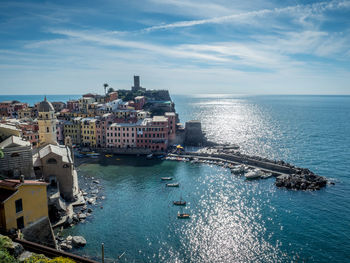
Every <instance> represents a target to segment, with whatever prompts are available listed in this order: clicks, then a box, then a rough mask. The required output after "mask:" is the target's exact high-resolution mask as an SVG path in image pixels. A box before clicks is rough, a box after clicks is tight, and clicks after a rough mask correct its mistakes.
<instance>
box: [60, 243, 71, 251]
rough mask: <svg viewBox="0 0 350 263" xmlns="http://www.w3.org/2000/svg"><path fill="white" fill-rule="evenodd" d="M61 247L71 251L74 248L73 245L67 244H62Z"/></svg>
mask: <svg viewBox="0 0 350 263" xmlns="http://www.w3.org/2000/svg"><path fill="white" fill-rule="evenodd" d="M60 247H61V249H62V250H71V249H72V248H73V247H72V246H71V245H69V244H66V243H62V244H61V245H60Z"/></svg>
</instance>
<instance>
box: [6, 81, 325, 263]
mask: <svg viewBox="0 0 350 263" xmlns="http://www.w3.org/2000/svg"><path fill="white" fill-rule="evenodd" d="M103 89H104V94H103V95H99V94H92V93H88V94H84V95H83V96H82V97H81V98H79V99H78V100H69V101H67V102H61V101H59V102H54V101H53V102H50V101H48V100H47V98H46V97H44V98H43V100H42V101H41V102H39V103H36V104H35V105H34V106H29V105H28V104H27V103H24V102H18V101H3V102H0V117H1V122H0V150H1V152H0V157H1V158H0V179H1V180H0V231H1V233H3V234H6V235H9V236H11V237H13V238H14V239H15V241H16V242H13V243H14V244H15V245H14V246H18V247H20V248H19V249H17V250H18V251H17V252H16V256H17V257H20V258H21V260H22V261H23V260H25V259H26V258H29V257H31V256H32V254H31V253H30V252H28V251H24V249H23V247H26V248H31V247H30V246H36V245H33V244H37V243H38V244H41V245H43V246H45V247H51V248H52V249H54V250H55V251H57V252H55V253H61V252H59V251H63V250H71V249H72V248H73V247H81V246H84V245H85V244H86V240H85V239H84V237H81V236H73V237H72V236H69V237H67V238H61V237H59V231H55V232H54V231H53V229H56V230H57V229H62V228H63V227H69V226H72V225H74V224H77V223H79V222H84V221H85V220H86V218H87V217H88V216H89V215H90V214H91V213H92V212H93V209H92V208H91V207H89V206H88V205H95V204H96V203H97V202H98V201H99V200H103V199H104V196H100V195H98V193H99V191H100V190H101V188H102V187H101V186H100V185H99V184H100V182H99V181H98V180H93V179H94V178H92V180H91V182H87V183H86V182H85V184H87V185H88V188H89V189H90V190H91V191H90V192H87V191H85V190H83V189H82V188H81V187H80V185H79V178H78V173H77V169H76V167H75V162H76V161H77V158H84V157H91V158H94V157H98V156H100V155H102V156H103V157H104V158H109V157H111V156H113V154H129V155H136V156H140V155H142V156H147V158H153V156H161V157H162V158H163V159H166V160H175V161H191V162H192V163H209V164H215V165H220V166H223V167H225V168H229V169H230V170H231V172H232V174H237V175H245V177H246V179H255V178H268V177H270V176H275V177H277V179H276V183H275V184H276V186H278V187H285V188H287V189H295V190H318V189H320V188H321V187H324V186H325V185H326V183H327V180H326V179H325V178H323V177H320V176H317V175H315V174H313V173H312V172H311V171H309V170H308V169H303V168H298V167H295V166H293V165H290V164H288V163H285V162H283V161H271V160H268V159H266V158H261V157H258V156H247V155H244V154H242V153H240V152H239V151H238V148H239V147H237V146H235V145H218V144H215V143H212V142H210V141H207V139H206V138H205V135H204V133H203V132H202V128H201V123H200V122H199V121H188V122H186V125H185V127H184V126H183V125H182V124H181V123H180V121H179V117H178V114H177V113H176V111H175V104H174V102H173V101H172V100H171V97H170V95H169V92H168V91H167V90H147V89H145V88H143V87H141V86H140V77H139V76H134V85H133V86H132V87H131V89H128V90H114V89H113V88H111V87H109V85H108V84H107V83H106V84H104V85H103ZM184 146H202V147H201V148H199V150H198V151H196V152H188V151H187V152H186V151H185V148H184ZM171 179H172V178H170V177H164V178H163V177H162V180H163V181H168V180H171ZM166 186H168V187H178V186H179V185H178V184H177V183H173V184H171V183H169V184H167V185H166ZM174 205H186V202H185V201H183V200H180V201H176V202H174ZM77 207H78V209H77ZM101 209H102V206H101ZM77 211H78V212H77ZM189 217H190V215H189V214H186V213H184V214H178V218H189ZM26 242H27V243H26ZM28 242H29V243H28ZM30 242H32V243H30ZM62 253H63V252H62ZM59 255H60V254H59ZM70 257H71V258H72V257H73V258H74V255H70ZM76 260H77V261H78V262H89V261H85V259H81V258H79V257H77V258H76Z"/></svg>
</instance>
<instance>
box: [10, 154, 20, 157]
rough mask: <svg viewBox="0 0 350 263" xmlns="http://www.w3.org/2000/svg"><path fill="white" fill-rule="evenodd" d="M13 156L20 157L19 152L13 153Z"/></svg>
mask: <svg viewBox="0 0 350 263" xmlns="http://www.w3.org/2000/svg"><path fill="white" fill-rule="evenodd" d="M11 157H19V153H12V154H11Z"/></svg>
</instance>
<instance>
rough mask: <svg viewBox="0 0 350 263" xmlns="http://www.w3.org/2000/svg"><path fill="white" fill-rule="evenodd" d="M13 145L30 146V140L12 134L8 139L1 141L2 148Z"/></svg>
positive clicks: (0, 146)
mask: <svg viewBox="0 0 350 263" xmlns="http://www.w3.org/2000/svg"><path fill="white" fill-rule="evenodd" d="M11 145H16V146H30V142H27V141H24V140H22V138H20V137H17V136H14V135H12V136H11V137H8V138H7V139H6V140H4V141H3V142H1V143H0V148H6V147H9V146H11Z"/></svg>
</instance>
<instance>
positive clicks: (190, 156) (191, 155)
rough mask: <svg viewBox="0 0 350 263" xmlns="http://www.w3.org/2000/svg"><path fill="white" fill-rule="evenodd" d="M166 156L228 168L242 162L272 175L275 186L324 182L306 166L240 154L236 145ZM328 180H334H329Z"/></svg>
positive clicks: (311, 187)
mask: <svg viewBox="0 0 350 263" xmlns="http://www.w3.org/2000/svg"><path fill="white" fill-rule="evenodd" d="M169 158H170V159H172V158H174V160H185V161H191V160H192V161H193V160H197V161H198V162H209V163H211V164H217V165H221V166H224V167H227V168H230V169H231V171H234V169H235V166H238V165H242V164H243V165H245V166H247V167H249V168H250V169H256V168H258V169H261V170H262V171H264V172H266V173H270V174H271V175H272V176H274V177H276V181H275V185H276V186H277V187H285V188H287V189H293V190H320V189H321V188H322V187H325V186H326V185H327V183H328V180H327V179H326V178H325V177H323V176H319V175H316V174H315V173H313V172H312V171H310V170H309V169H305V168H300V167H296V166H294V165H292V164H289V163H287V162H284V161H282V160H280V161H276V160H269V159H267V158H263V157H259V156H250V155H246V154H242V153H240V152H239V151H238V150H237V148H236V147H229V146H223V145H221V146H215V147H205V148H201V149H199V150H198V151H196V152H181V153H176V154H169V155H168V159H169ZM262 178H264V177H262ZM265 178H266V177H265ZM330 184H334V183H332V182H330Z"/></svg>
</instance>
